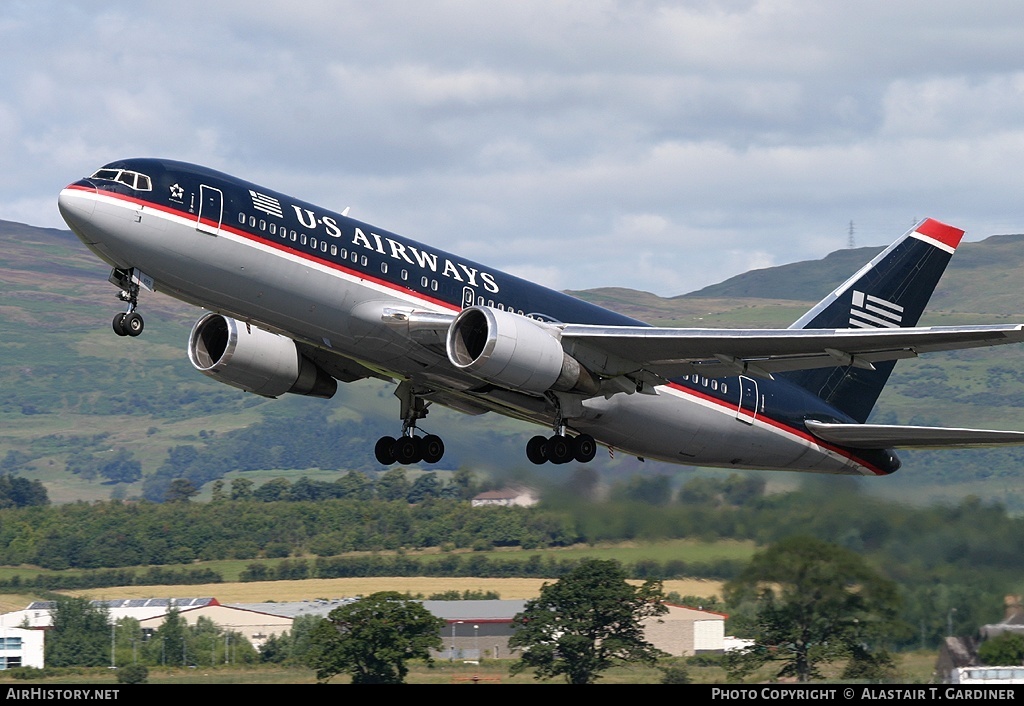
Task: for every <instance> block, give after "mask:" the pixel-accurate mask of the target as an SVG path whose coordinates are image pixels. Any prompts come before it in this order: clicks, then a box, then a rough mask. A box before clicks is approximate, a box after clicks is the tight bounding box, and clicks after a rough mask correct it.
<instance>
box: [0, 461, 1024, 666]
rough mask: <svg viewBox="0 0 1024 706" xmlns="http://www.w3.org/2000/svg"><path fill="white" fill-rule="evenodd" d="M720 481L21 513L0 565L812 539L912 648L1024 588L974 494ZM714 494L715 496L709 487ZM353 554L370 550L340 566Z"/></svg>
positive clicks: (322, 558)
mask: <svg viewBox="0 0 1024 706" xmlns="http://www.w3.org/2000/svg"><path fill="white" fill-rule="evenodd" d="M713 480H714V481H715V482H718V483H721V484H722V487H720V488H719V490H718V491H716V492H715V493H711V495H713V498H712V499H711V500H708V501H705V502H701V503H696V502H689V503H688V502H679V498H677V500H676V502H674V503H667V504H650V503H646V502H640V501H637V500H630V499H615V500H609V501H606V502H584V501H582V500H580V498H579V496H578V495H574V494H572V493H564V492H563V493H559V492H554V491H552V492H550V493H547V494H546V495H545V500H544V502H542V503H541V505H540V506H537V507H534V508H518V507H484V508H473V507H471V506H470V505H469V503H468V502H466V501H464V500H459V499H454V498H430V499H428V500H425V501H423V502H421V503H418V504H410V503H409V502H407V501H406V500H391V501H386V500H382V499H379V498H371V499H355V498H342V499H326V500H289V501H266V502H264V501H260V500H257V499H256V498H255V496H254V497H251V498H247V499H231V495H230V493H229V492H227V490H226V489H225V492H224V493H223V494H222V496H221V497H220V498H219V499H218V500H217V501H215V502H210V503H196V502H182V503H170V504H167V503H163V504H158V503H149V502H145V501H141V502H121V501H107V502H97V503H91V504H90V503H75V504H70V505H61V506H34V507H23V508H8V509H3V510H0V563H2V564H5V565H22V564H29V565H37V566H42V567H46V568H50V569H70V568H74V569H92V570H94V571H87V572H78V573H75V574H72V573H67V572H60V573H55V574H50V575H49V576H50V578H42V577H41V580H45V581H52V582H54V583H60V582H62V581H68V582H71V583H73V582H75V581H101V580H104V577H106V579H107V580H110V581H115V582H116V583H118V584H124V583H130V582H129V581H124V580H123V578H121V577H117V576H114V575H113V574H109V573H108V574H104V572H111V571H117V570H121V569H127V568H128V567H137V566H154V565H155V566H156V567H157V568H158V569H159V568H160V567H166V568H168V570H173V571H179V570H181V571H184V572H191V571H193V570H194V569H198V567H194V568H188V569H179V568H177V567H175V568H173V569H171V567H169V566H168V565H175V564H186V565H187V564H189V563H191V562H194V561H197V560H214V559H227V558H235V559H257V558H275V557H276V558H278V559H279V560H280V561H278V562H277V564H276V565H273V566H267V565H266V564H262V563H261V564H256V563H255V562H254V564H253V566H252V567H251V568H250V569H249V570H247V571H248V573H247V574H246V575H247V576H248V577H249V578H251V579H253V580H256V579H269V578H284V577H301V576H343V575H368V574H378V575H383V574H390V575H402V574H406V575H409V574H415V575H424V574H432V575H461V576H541V577H545V578H548V577H550V578H557V577H559V576H560V575H563V573H564V571H565V570H566V569H567V567H566V566H563V565H561V564H560V563H559V562H557V561H554V560H550V559H548V558H547V557H544V556H542V555H541V554H536V555H531V554H530V553H529V552H527V553H525V554H520V555H516V556H515V558H514V559H508V560H505V558H504V557H502V560H501V561H498V560H497V559H492V558H490V557H488V556H486V555H483V554H480V553H477V552H472V553H468V554H466V553H456V552H450V551H449V552H445V551H442V554H441V556H439V557H436V558H432V559H430V560H427V559H424V558H421V557H412V556H408V555H404V554H403V553H402V551H401V550H405V549H408V550H413V549H421V548H428V547H438V548H441V549H442V550H454V549H463V548H464V549H478V550H486V549H491V548H494V547H518V548H520V549H526V550H541V549H544V548H548V547H559V546H569V545H573V544H579V543H590V544H595V543H598V542H606V541H626V540H652V541H653V540H658V539H674V538H693V539H701V540H709V541H710V540H719V539H737V540H749V541H753V542H755V543H756V544H758V545H759V546H768V545H770V544H773V543H775V542H777V541H780V540H782V539H784V538H786V537H789V536H793V535H804V536H810V537H817V538H819V539H822V540H824V541H828V542H831V543H834V544H836V545H838V546H841V547H843V548H844V549H848V550H850V551H854V552H856V553H858V554H860V555H862V556H864V557H866V558H868V559H869V560H870V561H871V562H872V563H873V565H875V566H877V567H878V568H879V569H880V570H881V571H882V572H883V573H884V574H885V575H886V576H887V577H888V578H890V579H891V580H893V581H895V582H896V583H897V584H898V585H899V586H900V591H901V594H902V595H903V601H902V608H901V616H902V618H903V619H904V621H905V623H906V624H909V625H912V626H913V628H914V629H913V630H912V631H910V632H908V633H907V634H906V635H904V636H902V637H901V638H900V640H901V642H900V644H901V645H904V646H908V647H909V646H932V645H934V644H936V643H937V641H938V640H939V639H940V638H941V637H942V636H944V634H945V633H946V630H947V619H948V618H949V617H952V620H953V623H954V630H956V629H959V628H961V627H962V628H967V629H971V630H973V629H974V628H976V627H977V626H978V625H982V624H985V623H991V622H996V621H997V620H998V619H999V618H1000V617H1001V606H1002V598H1003V596H1004V595H1006V594H1009V593H1019V592H1020V578H1019V577H1020V576H1021V575H1022V570H1024V566H1022V564H1024V531H1022V530H1024V520H1022V519H1021V518H1019V517H1014V516H1011V515H1009V514H1008V513H1007V511H1006V510H1005V508H1003V507H1001V506H1000V505H998V504H990V503H982V502H981V501H979V500H978V499H976V498H965V499H963V500H962V501H960V502H959V503H956V504H951V505H945V506H933V507H927V508H922V507H908V506H904V505H900V504H897V503H894V502H891V501H888V500H886V499H884V498H878V497H874V496H870V495H867V494H865V493H863V492H861V485H860V484H858V483H856V482H852V481H850V480H847V479H842V478H823V479H818V478H810V479H808V480H807V482H805V484H804V486H803V487H802V488H801V489H800V490H798V491H794V492H789V493H778V494H771V495H756V494H755V495H751V496H747V497H742V498H740V497H733V498H732V499H731V500H730V499H729V498H728V497H727V495H726V493H725V487H724V486H725V484H726V481H727V480H728V479H727V478H723V479H713ZM702 484H703V485H704V486H705V490H706V489H707V488H706V486H707V483H706V482H703V481H702ZM293 485H298V484H293ZM713 485H714V483H712V486H713ZM686 487H687V486H684V489H685V488H686ZM712 489H713V488H712ZM255 490H257V489H253V492H254V493H255ZM705 495H707V493H705ZM681 496H682V493H681V494H680V497H681ZM349 552H362V553H361V554H356V555H352V556H339V555H342V554H345V553H349ZM375 552H377V554H374V553H375ZM381 552H389V553H387V554H384V553H381ZM739 568H740V567H739V566H738V565H737V564H735V563H730V562H714V563H708V564H694V563H689V562H683V561H681V560H679V561H675V560H666V561H663V562H638V563H636V564H634V565H631V566H628V567H627V570H628V571H629V572H630V573H631V576H633V577H636V578H649V577H654V578H667V577H671V576H679V575H688V576H707V577H714V578H730V577H733V576H735V575H736V572H737V571H738V570H739ZM147 571H156V569H147ZM140 576H145V572H143V573H142V574H140ZM204 579H205V580H214V577H211V576H209V575H207V576H205V577H204ZM13 583H14V580H8V581H5V582H4V584H5V585H7V586H9V587H10V586H12V585H13ZM19 583H20V584H21V585H22V586H23V585H26V584H28V583H31V582H30V581H29V580H27V579H20V580H19ZM51 585H52V584H51ZM107 585H111V584H107ZM954 608H955V609H956V610H955V611H954V610H953V609H954Z"/></svg>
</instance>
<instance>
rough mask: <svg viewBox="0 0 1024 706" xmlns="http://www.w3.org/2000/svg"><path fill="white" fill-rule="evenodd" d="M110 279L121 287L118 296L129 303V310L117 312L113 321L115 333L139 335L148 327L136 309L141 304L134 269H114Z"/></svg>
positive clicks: (119, 334) (112, 325)
mask: <svg viewBox="0 0 1024 706" xmlns="http://www.w3.org/2000/svg"><path fill="white" fill-rule="evenodd" d="M110 281H111V282H112V283H113V284H115V285H116V286H118V287H120V289H121V291H120V292H118V293H117V298H118V299H120V300H121V301H123V302H127V303H128V311H126V312H124V313H123V314H116V315H115V316H114V320H113V321H112V322H111V327H112V328H113V329H114V333H116V334H117V335H118V336H138V335H139V334H140V333H142V330H143V329H144V328H145V327H146V322H145V321H143V320H142V315H141V314H139V313H138V312H137V311H135V309H136V308H137V307H138V306H139V289H140V287H139V283H138V281H136V278H135V277H133V271H132V270H117V269H115V270H113V271H112V272H111V273H110Z"/></svg>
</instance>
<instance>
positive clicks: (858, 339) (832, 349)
mask: <svg viewBox="0 0 1024 706" xmlns="http://www.w3.org/2000/svg"><path fill="white" fill-rule="evenodd" d="M559 328H561V329H562V330H561V339H562V346H563V347H564V348H565V350H566V352H567V353H569V354H570V355H572V356H573V357H575V358H577V359H578V360H579V361H580V362H581V363H583V364H584V365H585V366H587V367H588V368H589V369H590V370H591V371H593V372H595V373H598V374H600V375H603V376H616V375H629V374H633V375H635V374H638V373H642V372H645V371H646V372H647V373H652V374H654V375H657V376H659V377H662V378H672V377H677V376H680V375H694V374H700V375H705V376H707V377H721V376H725V375H736V374H748V375H754V376H758V377H771V374H772V373H776V372H783V371H787V370H802V369H807V368H823V367H834V366H837V365H853V366H854V367H861V368H868V369H871V368H872V367H873V364H874V363H878V362H881V361H888V360H899V359H901V358H913V357H916V356H917V355H919V354H921V353H932V352H935V351H948V350H959V349H962V348H977V347H982V346H995V345H1001V344H1005V343H1019V342H1022V341H1024V325H1021V324H1014V325H1005V326H1004V325H991V326H932V327H918V328H866V329H676V328H653V327H652V328H645V327H640V326H589V325H579V324H566V325H564V326H560V327H559Z"/></svg>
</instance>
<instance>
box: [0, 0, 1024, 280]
mask: <svg viewBox="0 0 1024 706" xmlns="http://www.w3.org/2000/svg"><path fill="white" fill-rule="evenodd" d="M965 8H966V6H964V5H963V3H960V2H951V1H945V2H944V1H942V0H934V1H932V2H923V0H911V1H908V2H901V3H891V2H882V0H868V1H866V2H861V3H843V2H838V1H833V0H826V1H824V2H811V1H810V0H789V1H785V0H771V1H769V0H760V1H758V0H751V1H750V2H745V3H734V2H715V1H714V0H704V1H701V2H685V3H674V2H673V3H670V2H656V1H639V0H636V1H632V0H623V1H621V2H616V1H614V0H602V1H600V2H590V1H588V2H582V1H580V2H564V3H555V4H552V3H542V2H539V1H537V2H533V1H527V0H524V1H523V2H516V3H504V4H494V3H475V2H458V1H450V2H448V1H435V2H417V3H411V2H378V3H362V2H337V1H334V0H332V1H330V2H328V1H326V0H325V1H323V2H314V1H308V2H303V3H298V4H294V3H293V4H283V3H276V2H249V1H247V2H244V3H243V2H237V1H234V0H232V1H225V2H217V3H209V2H206V1H205V0H204V1H203V2H198V1H197V0H179V2H176V3H173V4H138V3H129V2H123V1H118V0H114V1H111V2H107V3H104V4H103V5H101V6H96V5H95V4H94V3H85V2H80V3H46V2H40V3H30V4H29V3H23V4H5V5H2V6H0V59H3V60H5V62H6V64H7V65H10V66H14V65H17V66H19V67H25V68H24V70H20V71H16V72H14V71H12V72H6V73H5V74H3V75H0V96H3V97H4V101H5V103H4V104H3V105H0V137H3V145H4V146H3V147H2V148H0V154H2V155H3V156H4V161H5V164H6V165H8V169H7V170H6V172H7V173H6V174H5V175H4V176H3V177H0V184H2V185H3V186H4V190H3V192H2V193H0V218H13V219H15V220H23V221H24V220H29V221H30V222H32V220H31V219H26V218H25V215H26V213H27V214H28V215H31V211H30V210H29V211H27V210H26V209H29V208H36V207H38V208H39V209H40V210H39V214H38V217H37V218H36V219H35V221H34V222H36V223H37V224H39V225H48V226H52V225H57V223H56V222H55V220H54V219H55V213H56V210H55V208H43V207H42V206H37V205H45V204H46V203H48V202H50V201H52V200H53V199H55V195H56V192H57V190H59V188H60V187H61V186H63V185H64V184H66V183H67V182H69V181H71V180H72V179H74V178H76V177H77V176H80V175H82V174H85V173H88V172H91V171H92V170H93V169H95V168H96V167H97V166H99V165H100V164H102V163H103V162H106V161H109V160H112V159H116V158H120V157H125V156H137V155H159V156H168V157H173V158H179V159H186V160H191V161H196V162H200V163H204V164H209V165H210V166H213V167H216V168H219V169H223V170H225V171H229V172H234V173H237V174H239V176H243V177H246V178H249V179H253V180H255V181H258V182H262V183H265V184H266V185H267V186H268V187H270V188H276V189H280V190H282V191H284V192H286V193H292V194H295V195H298V196H301V197H303V198H306V199H308V200H311V201H314V202H318V203H322V204H323V205H324V206H327V207H332V208H337V209H339V210H340V209H341V208H344V207H345V206H353V211H354V213H356V214H358V215H360V217H362V218H365V219H367V220H370V221H371V222H374V223H376V224H378V225H379V226H381V227H383V228H387V229H390V230H394V231H397V232H401V233H403V234H405V235H408V236H410V237H414V238H420V239H423V240H425V241H428V242H430V243H431V244H433V245H434V246H436V247H441V248H445V249H449V250H455V251H458V252H460V253H462V254H464V255H465V256H466V257H471V258H474V259H477V260H480V261H483V262H485V263H488V264H489V265H490V266H492V267H499V268H506V269H508V270H510V271H512V272H515V273H517V274H520V275H524V276H527V275H528V276H531V277H537V278H538V279H539V280H541V281H543V282H545V283H547V284H551V285H553V286H557V287H566V288H574V289H579V288H585V287H596V286H632V287H636V288H639V289H648V290H653V291H656V292H657V293H660V294H667V295H672V294H679V293H682V292H683V291H690V290H693V289H696V288H699V287H702V286H705V285H707V284H711V283H713V282H715V281H718V280H720V279H722V278H724V277H727V276H729V275H732V274H736V273H738V272H740V271H742V270H744V269H746V268H748V267H751V266H753V265H758V266H763V265H764V264H766V263H781V262H787V261H792V260H795V259H805V258H810V257H817V256H820V255H823V254H825V253H826V252H828V251H829V250H832V249H835V248H839V247H843V246H844V245H845V243H846V238H847V228H848V224H849V222H850V221H851V220H853V221H854V222H855V224H856V233H857V240H858V243H859V244H864V245H866V244H882V243H885V242H888V241H890V240H891V239H892V238H894V237H895V236H896V235H898V234H899V233H900V232H902V231H903V230H905V228H906V227H907V226H908V225H909V224H910V223H911V222H912V221H913V219H915V218H918V217H923V216H925V215H932V216H935V217H939V218H946V219H949V220H955V221H956V222H957V224H958V225H961V226H966V227H968V228H969V229H970V233H971V237H982V236H984V235H987V234H988V233H990V232H1014V231H1021V230H1024V223H1022V222H1021V221H1022V219H1021V216H1020V213H1019V210H1018V209H1017V202H1018V200H1019V194H1020V193H1021V186H1022V184H1021V183H1020V182H1021V177H1020V176H1019V173H1020V169H1019V165H1020V163H1021V159H1022V157H1024V138H1022V133H1024V130H1022V128H1021V127H1020V125H1019V124H1018V123H1019V120H1018V118H1017V116H1018V115H1020V114H1021V108H1022V107H1024V106H1022V102H1024V90H1022V88H1024V65H1022V64H1021V61H1020V59H1019V39H1018V37H1017V36H1016V35H1017V32H1016V28H1018V27H1019V26H1020V23H1021V22H1020V21H1021V20H1022V19H1024V9H1022V8H1021V7H1020V6H1019V4H1018V3H1016V2H1008V1H1004V2H989V3H983V4H980V5H976V6H971V7H970V8H969V9H965ZM12 167H15V168H12ZM15 174H16V176H14V175H15Z"/></svg>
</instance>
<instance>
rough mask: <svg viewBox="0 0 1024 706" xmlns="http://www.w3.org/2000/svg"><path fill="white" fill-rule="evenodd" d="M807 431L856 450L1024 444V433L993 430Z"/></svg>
mask: <svg viewBox="0 0 1024 706" xmlns="http://www.w3.org/2000/svg"><path fill="white" fill-rule="evenodd" d="M805 424H806V425H807V429H808V431H810V432H811V433H812V434H814V435H815V436H816V437H818V438H819V439H822V440H823V441H829V442H832V443H834V444H839V445H841V446H847V447H850V448H856V449H891V448H897V447H903V448H908V447H913V448H922V449H928V448H943V447H950V446H961V447H970V446H998V445H1002V444H1024V432H1020V431H997V430H994V429H957V428H946V429H944V428H942V427H911V426H898V425H890V424H828V423H825V422H818V421H814V420H810V419H809V420H807V421H806V422H805Z"/></svg>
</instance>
